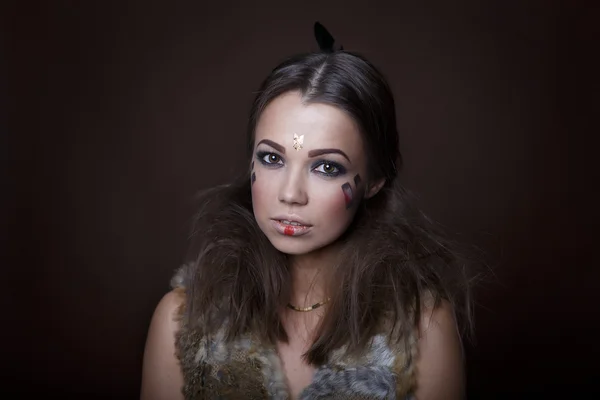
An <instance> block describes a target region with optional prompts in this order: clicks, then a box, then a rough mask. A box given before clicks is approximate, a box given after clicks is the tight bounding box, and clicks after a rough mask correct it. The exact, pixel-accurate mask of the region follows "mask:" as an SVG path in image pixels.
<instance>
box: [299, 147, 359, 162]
mask: <svg viewBox="0 0 600 400" xmlns="http://www.w3.org/2000/svg"><path fill="white" fill-rule="evenodd" d="M323 154H341V155H342V156H344V158H345V159H346V160H348V162H350V163H351V162H352V161H350V158H349V157H348V156H347V155H346V153H344V152H343V151H341V150H340V149H315V150H310V151H309V152H308V156H309V157H317V156H322V155H323Z"/></svg>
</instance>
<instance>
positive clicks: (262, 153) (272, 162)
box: [256, 150, 283, 167]
mask: <svg viewBox="0 0 600 400" xmlns="http://www.w3.org/2000/svg"><path fill="white" fill-rule="evenodd" d="M256 159H257V160H258V162H260V163H261V164H262V165H264V166H267V167H277V166H279V165H281V163H282V162H283V158H282V157H281V156H280V155H279V154H277V153H274V152H272V151H266V150H259V151H257V152H256Z"/></svg>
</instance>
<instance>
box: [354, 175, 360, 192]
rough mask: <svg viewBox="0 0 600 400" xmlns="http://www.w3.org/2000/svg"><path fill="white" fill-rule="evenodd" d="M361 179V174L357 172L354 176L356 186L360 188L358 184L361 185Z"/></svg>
mask: <svg viewBox="0 0 600 400" xmlns="http://www.w3.org/2000/svg"><path fill="white" fill-rule="evenodd" d="M360 182H361V179H360V175H359V174H356V175H355V176H354V186H356V188H357V189H358V185H360Z"/></svg>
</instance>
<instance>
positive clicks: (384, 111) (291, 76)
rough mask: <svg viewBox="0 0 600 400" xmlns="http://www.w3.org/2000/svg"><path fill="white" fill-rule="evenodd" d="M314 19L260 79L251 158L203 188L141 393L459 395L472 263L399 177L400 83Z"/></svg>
mask: <svg viewBox="0 0 600 400" xmlns="http://www.w3.org/2000/svg"><path fill="white" fill-rule="evenodd" d="M315 29H316V32H317V34H318V35H317V38H318V40H319V39H320V40H319V42H320V45H321V51H320V52H318V53H312V54H308V55H302V56H297V57H294V58H292V59H289V60H287V61H285V62H283V63H282V64H280V65H279V66H277V67H276V68H275V69H274V70H273V71H272V72H271V74H270V75H269V76H268V77H267V78H266V80H265V81H264V83H263V85H262V87H261V89H260V91H259V92H258V95H257V97H256V99H255V101H254V104H253V106H252V110H251V115H250V120H249V126H248V171H247V173H246V174H245V175H244V176H243V177H241V178H240V179H239V180H238V181H236V182H234V183H232V184H231V185H226V186H223V187H219V188H216V189H212V190H210V191H207V192H206V193H204V194H203V196H202V197H201V204H202V206H201V208H200V211H199V213H198V215H197V219H196V225H195V226H196V231H195V232H194V235H193V237H194V241H195V246H194V247H193V249H194V250H193V260H192V261H191V262H190V263H188V264H186V265H185V266H183V267H182V268H181V269H180V270H179V271H178V272H177V274H176V276H175V277H174V279H173V282H172V283H173V288H174V289H173V291H172V292H170V293H168V294H167V295H165V296H164V298H163V299H162V300H161V301H160V303H159V304H158V306H157V308H156V311H155V314H154V316H153V318H152V322H151V326H150V329H149V334H148V339H147V343H146V349H145V355H144V366H143V378H142V398H143V399H176V398H186V399H200V398H207V399H213V398H222V399H238V398H239V399H265V398H272V399H321V398H323V399H325V398H327V399H394V398H397V399H405V398H413V397H414V398H417V399H418V400H432V399H445V400H448V399H459V398H462V397H463V395H464V368H463V355H462V347H461V338H460V336H459V330H458V329H457V327H458V324H457V315H467V316H468V312H467V313H465V312H464V311H463V310H468V302H466V301H465V299H466V298H467V296H466V294H467V289H466V285H465V283H466V276H465V274H464V272H463V268H462V267H461V264H460V262H459V261H458V258H457V256H456V255H455V254H454V253H453V252H452V251H451V250H450V246H449V244H448V242H447V241H446V240H444V239H443V237H442V236H441V235H439V234H437V233H436V232H435V230H434V229H433V227H432V226H431V224H430V223H429V222H428V220H427V219H426V218H425V217H424V216H423V215H422V214H421V213H420V212H419V211H417V210H415V209H414V208H411V207H410V204H409V203H410V202H409V199H408V196H407V195H406V192H405V191H404V190H403V189H402V187H401V186H400V184H399V182H398V171H399V169H400V166H401V156H400V152H399V149H398V134H397V131H396V116H395V106H394V99H393V96H392V93H391V91H390V88H389V87H388V84H387V83H386V81H385V79H384V78H383V76H382V75H381V74H380V73H379V72H378V71H377V69H376V68H375V67H374V66H373V65H371V64H370V63H369V62H368V61H367V60H365V59H364V58H363V57H361V56H359V55H357V54H354V53H351V52H346V51H342V50H334V49H333V44H332V43H333V40H332V38H330V37H329V38H327V37H326V38H325V39H323V36H322V34H323V28H322V27H321V26H320V25H318V24H317V26H316V28H315ZM325 35H327V34H326V32H325ZM466 320H468V318H466Z"/></svg>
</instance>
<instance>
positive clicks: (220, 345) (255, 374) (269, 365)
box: [171, 269, 416, 400]
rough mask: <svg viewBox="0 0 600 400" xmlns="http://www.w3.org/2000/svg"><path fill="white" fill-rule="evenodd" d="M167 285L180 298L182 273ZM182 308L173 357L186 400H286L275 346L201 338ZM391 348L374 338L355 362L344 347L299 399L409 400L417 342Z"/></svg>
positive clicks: (241, 339)
mask: <svg viewBox="0 0 600 400" xmlns="http://www.w3.org/2000/svg"><path fill="white" fill-rule="evenodd" d="M171 285H172V286H173V289H174V290H175V291H178V292H180V293H181V294H182V295H185V277H184V272H183V269H181V270H180V271H179V272H178V273H177V274H176V275H175V276H174V277H173V280H172V281H171ZM184 307H185V306H184V305H182V307H181V308H180V309H179V311H178V316H179V318H178V319H179V324H180V329H179V332H178V334H177V336H176V355H177V358H178V359H179V362H180V364H181V367H182V372H183V377H184V386H183V389H182V391H183V394H184V396H185V399H186V400H199V399H223V400H225V399H249V400H253V399H261V400H262V399H271V400H287V399H289V398H290V395H289V391H288V388H287V383H286V378H285V375H284V373H283V369H282V366H281V361H280V358H279V355H278V354H277V349H276V346H275V345H272V344H265V343H262V342H261V341H260V340H259V339H258V338H256V337H253V335H251V334H247V335H243V336H241V337H239V338H237V339H236V340H234V341H233V343H226V342H225V339H224V336H225V335H224V334H225V330H224V329H221V330H219V331H218V332H216V333H214V334H212V335H210V336H202V335H201V334H200V333H199V332H197V331H195V330H193V329H190V328H189V327H188V325H187V323H186V322H185V318H183V314H184V311H185V310H184ZM393 343H395V342H390V341H389V340H388V336H387V335H385V334H378V335H375V336H373V337H372V338H371V341H370V346H369V347H368V349H367V351H366V353H365V355H364V356H362V357H360V358H359V359H356V358H352V357H350V356H346V355H345V351H344V348H340V349H338V350H337V351H335V352H334V353H333V354H331V356H330V359H329V362H328V363H327V364H325V365H322V366H320V367H319V368H317V370H316V371H315V374H314V377H313V381H312V383H310V384H309V385H308V386H307V387H306V388H305V389H304V390H303V391H302V393H301V394H300V396H299V399H301V400H309V399H310V400H312V399H322V400H324V399H328V400H329V399H330V400H335V399H339V400H342V399H343V400H379V399H382V400H383V399H386V400H388V399H397V400H408V399H411V398H412V396H411V393H412V392H414V389H415V357H416V342H415V340H414V338H413V340H412V341H411V343H412V344H411V346H410V348H409V349H408V350H406V348H405V347H404V346H402V347H401V346H399V345H395V344H393Z"/></svg>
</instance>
